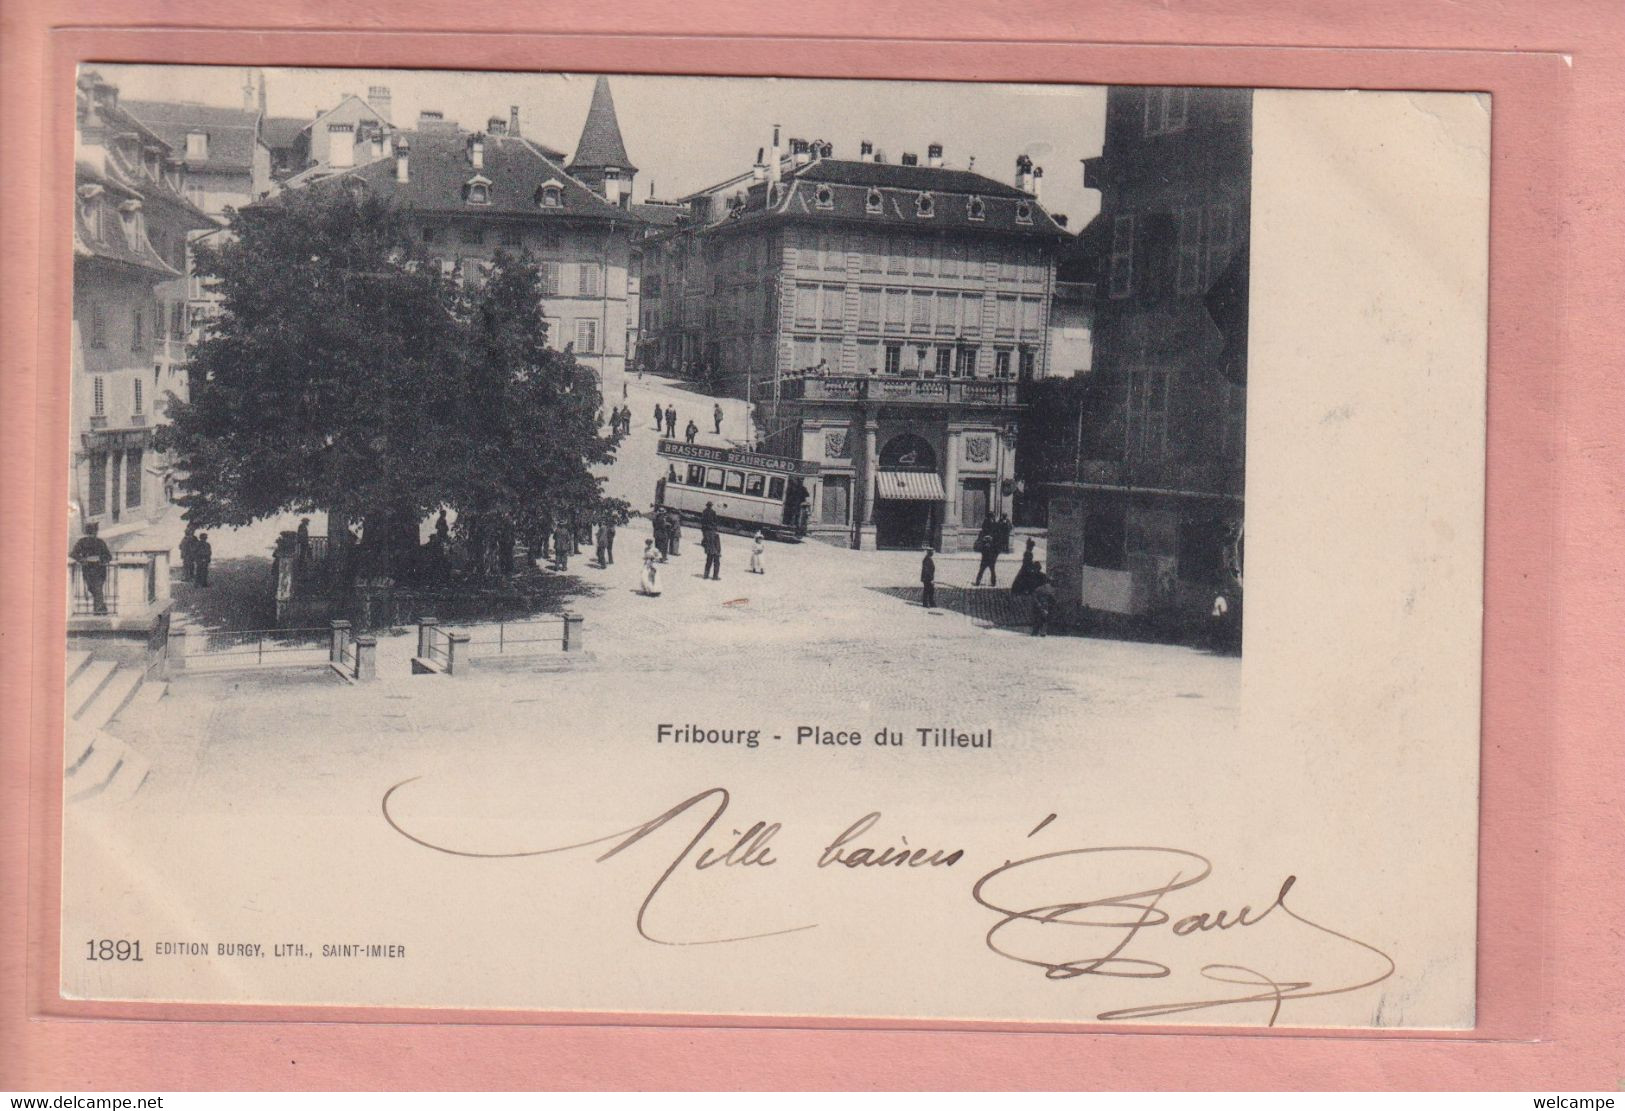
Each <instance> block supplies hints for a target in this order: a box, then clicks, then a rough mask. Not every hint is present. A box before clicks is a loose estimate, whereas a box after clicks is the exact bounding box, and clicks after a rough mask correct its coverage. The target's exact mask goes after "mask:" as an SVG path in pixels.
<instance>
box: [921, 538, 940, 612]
mask: <svg viewBox="0 0 1625 1111" xmlns="http://www.w3.org/2000/svg"><path fill="white" fill-rule="evenodd" d="M920 605H922V606H924V607H925V608H926V609H928V610H930V609H936V608H937V561H936V560H934V559H932V558H931V549H930V548H927V549H926V550H925V558H923V559H921V560H920Z"/></svg>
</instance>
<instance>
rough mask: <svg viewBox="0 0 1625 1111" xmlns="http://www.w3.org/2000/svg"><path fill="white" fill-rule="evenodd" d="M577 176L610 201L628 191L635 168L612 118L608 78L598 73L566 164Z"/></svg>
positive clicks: (614, 201) (630, 192)
mask: <svg viewBox="0 0 1625 1111" xmlns="http://www.w3.org/2000/svg"><path fill="white" fill-rule="evenodd" d="M566 169H568V170H569V172H570V173H571V174H572V175H573V176H574V177H576V178H577V179H578V180H580V181H582V182H584V183H586V184H587V185H589V186H591V187H592V188H593V189H597V190H599V191H601V192H602V193H603V194H604V198H605V199H606V200H608V201H610V202H611V203H612V204H620V203H622V200H623V198H630V197H631V195H632V177H633V175H635V174H636V173H637V172H638V168H637V167H636V166H634V165H632V159H631V158H630V157H629V156H628V155H627V153H626V141H625V140H623V139H622V138H621V125H620V122H619V121H618V120H617V119H616V118H615V98H614V97H613V96H612V95H611V94H610V91H609V78H607V77H603V76H600V77H599V78H598V80H597V82H596V83H595V84H594V85H593V89H592V107H590V108H588V109H587V122H586V124H585V126H583V127H582V129H581V141H580V142H578V143H577V144H576V154H575V158H574V159H572V160H571V162H570V165H569V166H567V167H566Z"/></svg>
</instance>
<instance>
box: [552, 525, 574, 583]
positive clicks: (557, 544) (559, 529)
mask: <svg viewBox="0 0 1625 1111" xmlns="http://www.w3.org/2000/svg"><path fill="white" fill-rule="evenodd" d="M573 546H574V544H573V541H572V539H571V536H570V528H569V526H568V525H566V524H565V523H564V520H563V518H560V519H559V520H558V522H557V523H556V524H554V526H553V570H555V571H568V570H569V569H570V550H571V548H572V547H573Z"/></svg>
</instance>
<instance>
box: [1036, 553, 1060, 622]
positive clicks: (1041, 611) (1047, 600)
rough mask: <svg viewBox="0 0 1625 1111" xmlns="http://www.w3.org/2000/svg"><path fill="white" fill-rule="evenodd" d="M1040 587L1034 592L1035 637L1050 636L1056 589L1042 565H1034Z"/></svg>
mask: <svg viewBox="0 0 1625 1111" xmlns="http://www.w3.org/2000/svg"><path fill="white" fill-rule="evenodd" d="M1033 571H1034V574H1036V575H1037V576H1038V586H1037V587H1036V588H1035V589H1034V590H1033V636H1035V637H1047V636H1049V623H1050V618H1051V617H1053V616H1054V615H1055V587H1054V585H1053V584H1052V583H1051V582H1050V581H1049V576H1048V575H1046V574H1044V571H1043V567H1042V566H1041V565H1040V564H1037V563H1035V564H1033Z"/></svg>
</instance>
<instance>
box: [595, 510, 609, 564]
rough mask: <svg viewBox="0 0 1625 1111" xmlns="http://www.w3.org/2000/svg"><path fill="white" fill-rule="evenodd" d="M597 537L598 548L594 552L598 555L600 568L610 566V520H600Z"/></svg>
mask: <svg viewBox="0 0 1625 1111" xmlns="http://www.w3.org/2000/svg"><path fill="white" fill-rule="evenodd" d="M595 539H596V540H597V545H596V550H595V551H594V553H593V554H594V555H596V556H597V557H598V566H599V567H600V568H604V567H608V566H609V522H608V521H603V520H600V521H599V522H598V531H597V536H596V537H595Z"/></svg>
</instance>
